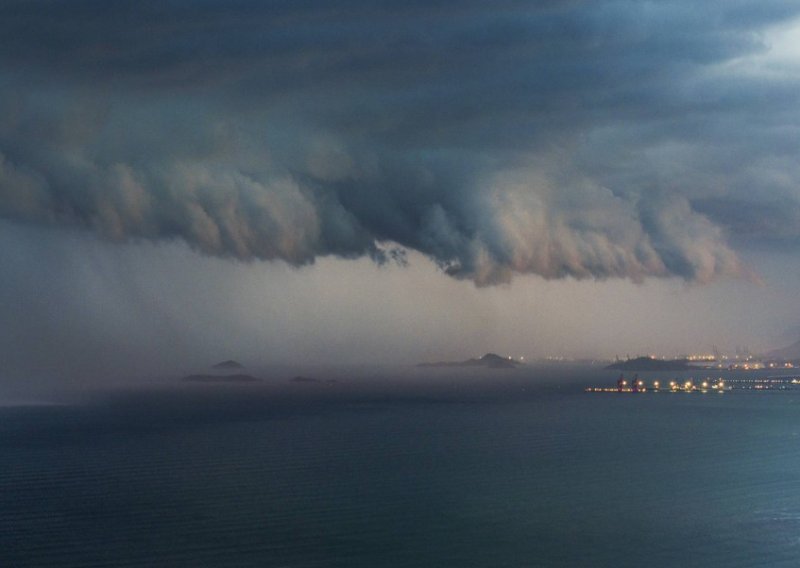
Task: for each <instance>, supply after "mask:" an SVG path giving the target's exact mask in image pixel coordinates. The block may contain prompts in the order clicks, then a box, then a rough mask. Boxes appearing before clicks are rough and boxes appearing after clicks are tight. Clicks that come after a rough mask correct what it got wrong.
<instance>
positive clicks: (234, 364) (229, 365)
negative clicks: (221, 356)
mask: <svg viewBox="0 0 800 568" xmlns="http://www.w3.org/2000/svg"><path fill="white" fill-rule="evenodd" d="M211 368H212V369H244V365H242V364H241V363H239V362H238V361H234V360H233V359H228V360H227V361H222V362H221V363H217V364H216V365H213V366H212V367H211Z"/></svg>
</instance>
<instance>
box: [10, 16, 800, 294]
mask: <svg viewBox="0 0 800 568" xmlns="http://www.w3.org/2000/svg"><path fill="white" fill-rule="evenodd" d="M798 16H800V8H798V7H797V6H796V3H793V2H785V1H784V2H781V1H771V2H761V3H758V4H757V5H755V4H753V3H752V2H743V1H742V2H739V1H731V2H726V3H724V4H722V5H717V4H715V5H713V6H702V7H698V6H697V4H696V3H693V2H688V1H673V2H664V3H658V4H653V3H634V4H631V3H626V2H603V1H600V2H574V1H557V0H554V1H551V2H544V3H542V2H539V3H530V2H518V1H506V2H499V3H498V2H491V3H490V2H483V1H469V2H462V3H459V4H458V7H453V6H451V5H450V3H444V2H424V3H423V2H408V1H405V2H380V3H377V4H376V3H375V2H366V1H361V0H350V1H341V2H316V1H303V2H202V3H188V2H187V3H181V2H172V3H166V4H165V3H163V2H153V3H148V2H145V3H141V2H138V3H125V2H122V3H119V2H115V3H107V2H90V1H76V2H69V3H61V2H46V1H40V2H6V3H4V4H3V6H2V7H0V216H2V217H3V218H5V219H10V220H13V221H18V222H25V223H32V224H40V225H48V226H57V227H64V228H78V229H82V230H88V231H92V232H94V233H96V234H97V235H100V236H102V237H103V238H106V239H111V240H115V241H136V240H175V239H178V240H182V241H185V242H186V243H188V244H189V245H190V246H191V247H192V248H194V249H196V250H198V251H200V252H202V253H205V254H209V255H216V256H222V257H233V258H238V259H243V260H251V259H266V260H272V259H280V260H284V261H286V262H288V263H291V264H295V265H302V264H308V263H311V262H313V261H314V260H315V259H316V258H318V257H320V256H338V257H346V258H354V257H360V256H371V257H372V258H374V259H375V260H376V261H378V262H385V261H387V260H391V259H394V260H398V261H399V262H403V259H404V254H403V251H404V250H416V251H419V252H421V253H423V254H425V255H427V256H429V257H430V258H432V259H434V260H435V261H436V262H437V264H439V266H440V267H441V268H442V269H443V271H445V272H446V273H447V274H450V275H452V276H455V277H458V278H466V279H472V280H474V281H475V282H476V283H477V284H479V285H484V284H492V283H497V282H506V281H509V280H510V279H511V278H513V276H514V275H515V274H527V273H533V274H538V275H541V276H543V277H545V278H563V277H567V276H572V277H576V278H600V279H603V278H612V277H613V278H617V277H619V278H629V279H632V280H635V281H640V280H642V279H645V278H648V277H670V276H678V277H681V278H684V279H686V280H689V281H708V280H711V279H713V278H714V277H716V276H718V275H720V274H736V273H740V272H741V271H742V268H741V266H740V261H739V259H738V256H737V253H736V252H735V250H734V248H735V247H739V246H747V245H748V244H752V243H754V242H780V243H784V244H785V243H787V242H797V240H798V239H800V232H798V229H797V224H796V223H794V226H793V227H789V226H788V225H787V224H786V223H782V222H780V219H796V218H800V190H798V188H799V187H800V185H799V184H798V182H800V170H798V167H797V162H796V159H795V158H796V156H797V151H798V150H800V147H799V146H800V132H798V130H800V127H798V124H800V121H798V118H800V116H799V115H800V111H798V110H797V109H798V108H800V105H798V103H799V102H800V100H798V99H800V95H798V93H800V64H798V62H797V61H796V60H794V59H793V58H792V57H788V56H787V55H786V53H785V52H780V50H779V49H778V48H777V47H776V45H777V44H776V43H775V42H774V41H773V39H772V38H774V37H784V36H785V34H786V33H787V32H786V29H790V28H791V25H790V24H791V22H792V21H793V19H795V18H797V17H798ZM776 34H777V35H776ZM780 34H784V36H781V35H780ZM778 47H780V46H778ZM732 232H733V233H735V235H736V236H737V237H738V239H739V241H736V242H734V241H732V240H731V233H732ZM729 243H734V245H731V244H729Z"/></svg>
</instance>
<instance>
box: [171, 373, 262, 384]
mask: <svg viewBox="0 0 800 568" xmlns="http://www.w3.org/2000/svg"><path fill="white" fill-rule="evenodd" d="M181 380H182V381H184V382H189V383H257V382H260V381H261V379H259V378H257V377H253V376H251V375H242V374H237V375H187V376H185V377H183V378H182V379H181Z"/></svg>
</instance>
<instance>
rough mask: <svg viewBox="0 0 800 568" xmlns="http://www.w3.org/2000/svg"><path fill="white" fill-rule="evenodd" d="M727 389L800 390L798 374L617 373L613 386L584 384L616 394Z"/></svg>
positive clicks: (592, 388)
mask: <svg viewBox="0 0 800 568" xmlns="http://www.w3.org/2000/svg"><path fill="white" fill-rule="evenodd" d="M731 390H751V391H788V390H795V391H796V390H800V376H797V375H792V376H770V377H763V378H746V379H745V378H729V379H723V378H722V377H720V378H718V379H712V378H710V377H709V378H706V379H703V380H702V381H695V380H694V379H691V378H690V379H686V380H679V379H674V380H670V381H662V380H660V379H654V380H652V381H649V382H648V381H644V380H641V379H639V377H638V376H635V377H634V378H633V379H631V380H627V379H625V377H624V376H620V377H619V379H618V380H617V386H616V387H587V388H586V389H585V391H586V392H616V393H644V392H698V393H709V392H711V393H713V392H717V393H721V392H725V391H731Z"/></svg>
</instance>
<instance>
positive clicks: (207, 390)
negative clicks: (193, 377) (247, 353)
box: [0, 368, 800, 567]
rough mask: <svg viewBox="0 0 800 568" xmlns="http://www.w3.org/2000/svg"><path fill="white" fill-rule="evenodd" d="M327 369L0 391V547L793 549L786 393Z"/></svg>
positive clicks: (238, 555)
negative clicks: (297, 376) (640, 391)
mask: <svg viewBox="0 0 800 568" xmlns="http://www.w3.org/2000/svg"><path fill="white" fill-rule="evenodd" d="M333 375H334V373H333V371H332V370H329V373H328V374H327V375H325V377H326V378H336V380H337V382H336V383H331V384H327V383H297V382H292V381H289V380H287V379H288V377H282V378H281V379H280V380H278V379H277V378H276V379H273V382H269V381H266V380H265V381H264V382H263V383H261V384H253V385H249V384H248V385H238V386H232V385H194V384H183V383H180V382H178V383H175V382H173V383H168V382H163V383H161V384H160V386H158V387H154V386H152V385H151V386H150V387H148V388H146V389H145V388H139V389H135V390H131V389H117V390H115V391H108V390H107V391H105V392H104V393H102V394H97V395H96V396H94V398H92V399H91V400H90V401H88V402H83V403H81V404H72V405H60V406H15V407H8V406H7V407H4V408H0V416H2V420H1V421H0V461H1V462H2V464H3V468H2V470H0V487H1V488H2V491H0V526H2V529H3V530H2V531H0V550H3V551H4V557H5V561H7V562H10V564H9V565H11V566H15V567H26V566H37V567H39V566H187V567H188V566H198V565H209V566H237V567H239V566H274V567H278V566H301V567H316V566H319V567H322V566H342V567H344V566H347V567H351V566H364V567H367V566H390V567H395V566H397V567H400V566H408V567H412V566H413V567H419V566H431V567H433V566H437V567H439V566H453V567H461V566H476V567H477V566H507V567H516V566H720V567H722V566H725V567H731V566H755V565H767V566H795V565H796V564H797V561H798V558H800V539H798V538H797V534H798V529H800V494H798V493H797V491H796V488H797V486H798V481H800V473H798V472H800V467H799V466H800V463H798V458H797V455H798V452H797V446H798V443H800V419H798V414H797V406H798V404H800V393H795V392H784V393H754V392H748V391H738V392H737V391H733V392H729V393H724V394H713V395H712V394H708V395H701V394H685V393H679V394H670V393H658V394H655V393H647V394H644V395H637V396H625V395H613V394H611V395H605V394H590V393H585V392H583V387H584V386H587V385H590V384H603V383H610V382H613V379H614V378H615V376H616V374H615V373H609V372H607V371H598V370H595V369H583V370H577V369H569V370H561V371H557V370H554V369H549V370H547V369H544V370H543V369H531V368H529V369H525V370H518V371H489V372H487V371H486V370H482V371H477V370H474V371H473V370H467V371H464V370H460V371H459V372H455V371H453V370H446V371H443V372H439V371H437V370H431V369H426V370H424V371H423V370H421V369H413V370H405V371H403V372H395V373H394V374H392V373H389V372H387V371H386V370H384V373H383V374H382V375H380V374H377V373H376V372H375V370H372V371H366V370H364V369H362V373H361V374H360V375H359V374H358V373H357V372H356V370H353V369H351V370H349V371H347V372H345V371H343V370H341V369H340V370H339V374H338V376H336V377H333ZM321 377H322V374H321V373H320V378H321ZM348 377H349V379H348ZM648 378H649V377H648Z"/></svg>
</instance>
